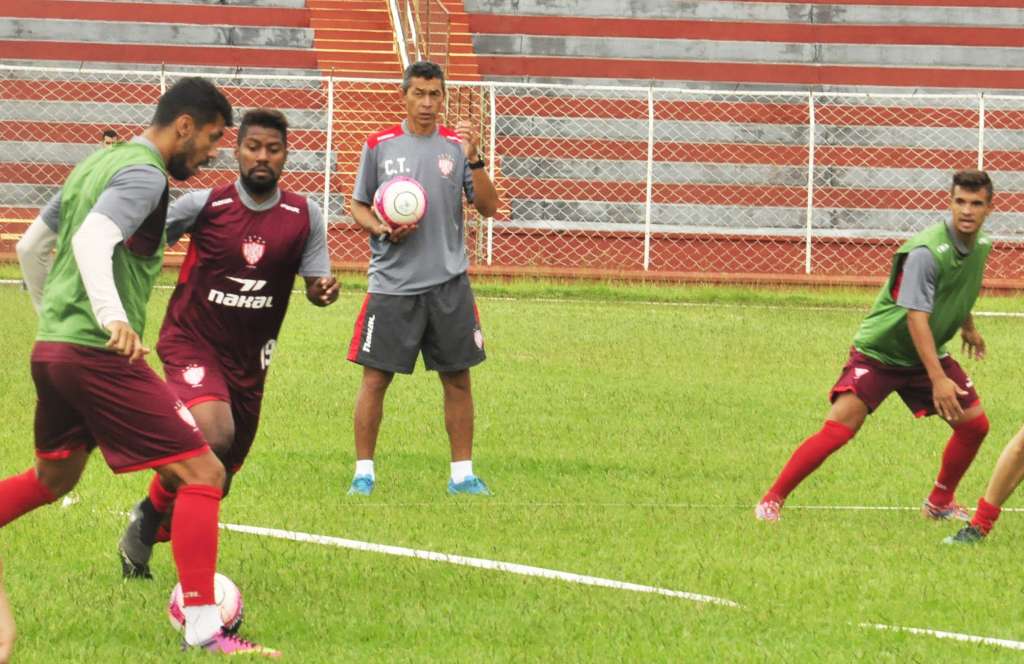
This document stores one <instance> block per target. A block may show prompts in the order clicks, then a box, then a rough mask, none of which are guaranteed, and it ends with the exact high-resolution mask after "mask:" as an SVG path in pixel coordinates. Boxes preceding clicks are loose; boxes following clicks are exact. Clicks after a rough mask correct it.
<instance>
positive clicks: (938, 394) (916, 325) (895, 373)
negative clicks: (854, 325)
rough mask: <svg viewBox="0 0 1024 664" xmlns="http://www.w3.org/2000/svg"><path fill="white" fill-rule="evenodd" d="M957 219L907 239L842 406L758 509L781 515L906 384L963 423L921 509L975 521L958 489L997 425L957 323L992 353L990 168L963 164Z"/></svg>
mask: <svg viewBox="0 0 1024 664" xmlns="http://www.w3.org/2000/svg"><path fill="white" fill-rule="evenodd" d="M950 208H951V210H952V215H951V218H950V219H949V220H948V221H946V222H943V223H939V224H935V225H934V226H931V227H929V228H926V229H924V230H923V231H921V232H920V233H918V234H917V235H915V236H914V237H912V238H910V239H909V240H908V241H906V242H905V243H904V244H903V246H901V247H900V248H899V250H898V251H897V252H896V255H895V256H894V257H893V262H892V269H891V271H890V273H889V279H888V280H887V281H886V283H885V285H884V286H883V287H882V290H881V292H880V293H879V294H878V297H877V298H876V299H875V304H874V306H873V307H872V308H871V311H870V312H869V313H868V315H867V317H866V318H865V319H864V321H863V322H862V323H861V325H860V329H859V330H858V331H857V334H856V336H854V338H853V348H851V349H850V357H849V360H848V361H847V363H846V366H844V367H843V370H842V373H841V374H840V375H839V380H837V381H836V384H835V385H834V386H833V387H832V390H831V392H830V394H829V399H830V401H831V402H832V407H831V409H830V410H829V412H828V415H827V416H826V418H825V424H824V426H823V427H822V428H821V430H820V431H818V432H817V433H815V434H814V435H812V436H810V437H809V438H807V439H806V440H805V441H804V442H803V444H801V445H800V447H798V448H797V449H796V451H795V452H793V455H792V456H791V457H790V459H789V461H788V462H787V463H786V465H785V466H784V467H783V469H782V472H781V473H779V476H778V478H777V479H776V480H775V483H774V484H772V486H771V488H769V489H768V491H767V492H766V493H765V494H764V496H763V497H762V498H761V502H759V503H758V505H757V507H756V509H755V511H754V514H755V516H756V517H757V518H758V519H760V520H762V521H778V520H779V513H780V511H781V509H782V505H783V503H784V502H785V500H786V498H787V497H788V496H789V494H790V493H791V492H792V491H793V489H795V488H796V487H797V486H798V485H799V484H800V482H802V481H803V480H804V478H806V477H807V476H808V475H810V474H811V473H813V472H814V471H815V470H816V469H817V468H818V466H820V465H821V464H822V463H823V462H824V461H825V459H827V458H828V457H829V455H831V454H832V453H833V452H835V451H836V450H838V449H839V448H841V447H842V446H843V445H845V444H846V443H848V442H849V441H850V440H851V439H852V438H853V437H854V436H855V435H856V434H857V431H858V430H859V429H860V427H861V425H862V424H863V423H864V420H865V419H867V416H868V414H870V413H872V412H874V410H875V409H876V408H878V406H879V405H881V403H882V402H883V401H884V400H885V398H886V397H887V396H889V394H891V393H892V392H896V393H897V394H899V395H900V398H902V399H903V402H904V403H905V404H906V406H907V407H908V408H909V409H910V411H911V412H912V413H913V414H914V415H915V416H916V417H923V416H925V415H934V414H938V415H940V416H942V418H943V419H944V420H945V421H946V422H947V423H948V424H949V426H950V427H951V428H952V429H953V435H952V436H951V437H950V439H949V442H948V443H947V444H946V449H945V451H944V452H943V455H942V466H941V468H940V469H939V475H938V478H937V479H936V480H935V484H934V486H933V488H932V491H931V493H930V494H929V495H928V497H927V498H926V499H925V501H924V505H923V506H922V508H921V511H922V514H923V515H924V516H925V517H926V518H929V519H935V520H948V519H960V520H967V518H968V514H967V511H966V510H965V509H964V508H963V507H961V506H960V505H958V504H957V502H956V500H955V498H954V492H955V491H956V487H957V485H958V484H959V483H960V478H962V477H963V475H964V473H965V472H967V468H968V467H969V466H970V465H971V461H973V460H974V456H975V454H977V452H978V448H979V447H980V446H981V443H982V441H983V440H984V439H985V435H986V434H987V433H988V418H987V417H986V416H985V411H984V410H983V409H982V407H981V402H980V401H979V399H978V394H977V392H976V391H975V389H974V384H973V383H972V382H971V379H970V378H968V377H967V374H966V373H964V370H963V369H962V368H961V367H960V365H959V364H958V363H957V362H956V360H954V359H953V358H952V357H950V355H949V353H948V352H947V350H946V344H947V343H948V342H949V341H950V340H951V339H952V338H953V336H954V335H955V334H956V332H957V330H960V336H961V339H962V341H963V348H964V350H965V351H966V352H967V355H968V357H974V358H977V359H981V358H983V357H984V356H985V341H984V339H982V337H981V334H980V333H979V332H978V331H977V329H975V327H974V321H973V320H972V318H971V307H973V306H974V301H975V300H976V299H977V298H978V292H979V291H980V290H981V281H982V275H983V273H984V271H985V260H986V259H987V258H988V254H989V252H990V251H991V249H992V243H991V241H990V240H989V239H988V237H986V236H985V234H984V233H982V231H981V228H982V226H983V225H984V223H985V218H986V217H988V215H989V212H991V211H992V181H991V180H990V179H989V177H988V174H987V173H985V172H983V171H973V170H969V171H960V172H958V173H956V174H955V175H954V176H953V186H952V188H951V190H950Z"/></svg>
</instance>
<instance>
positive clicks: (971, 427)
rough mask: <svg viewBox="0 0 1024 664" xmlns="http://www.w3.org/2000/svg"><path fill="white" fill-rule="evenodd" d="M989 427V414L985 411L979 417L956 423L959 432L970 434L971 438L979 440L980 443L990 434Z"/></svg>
mask: <svg viewBox="0 0 1024 664" xmlns="http://www.w3.org/2000/svg"><path fill="white" fill-rule="evenodd" d="M988 429H989V422H988V415H986V414H985V413H984V412H982V413H981V414H980V415H978V416H977V417H974V418H972V419H970V420H967V421H966V422H961V423H960V424H958V425H956V430H957V431H958V432H960V433H965V434H968V435H970V436H971V438H973V439H975V440H977V441H978V442H979V443H980V442H981V441H982V440H983V439H984V438H985V436H987V435H988Z"/></svg>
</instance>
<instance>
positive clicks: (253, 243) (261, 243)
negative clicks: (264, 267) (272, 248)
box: [242, 235, 267, 267]
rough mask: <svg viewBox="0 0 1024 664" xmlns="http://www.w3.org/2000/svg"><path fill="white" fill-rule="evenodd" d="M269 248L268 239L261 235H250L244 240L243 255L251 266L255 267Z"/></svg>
mask: <svg viewBox="0 0 1024 664" xmlns="http://www.w3.org/2000/svg"><path fill="white" fill-rule="evenodd" d="M266 250H267V241H266V240H264V239H263V238H261V237H260V236H259V235H250V236H248V237H246V238H245V239H244V240H242V256H243V257H244V258H245V262H246V263H248V265H249V267H254V266H255V265H256V263H259V262H260V259H261V258H263V253H264V252H265V251H266Z"/></svg>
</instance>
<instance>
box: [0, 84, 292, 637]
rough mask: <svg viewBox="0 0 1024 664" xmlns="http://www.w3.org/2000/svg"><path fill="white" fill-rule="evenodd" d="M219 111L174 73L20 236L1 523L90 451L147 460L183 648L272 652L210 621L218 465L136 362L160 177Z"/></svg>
mask: <svg viewBox="0 0 1024 664" xmlns="http://www.w3.org/2000/svg"><path fill="white" fill-rule="evenodd" d="M231 119H232V118H231V104H230V103H229V102H228V101H227V99H226V98H225V97H224V95H223V94H222V93H221V92H220V91H219V90H218V89H217V88H216V87H214V86H213V84H211V83H209V82H208V81H205V80H203V79H201V78H185V79H182V80H181V81H179V82H178V83H177V84H175V85H174V87H172V88H171V89H170V90H168V91H167V93H166V94H165V95H164V96H163V97H161V98H160V101H159V102H158V104H157V108H156V113H155V115H154V117H153V122H152V124H151V125H150V127H149V128H148V129H146V130H145V132H143V134H142V135H141V136H138V137H136V138H134V139H132V141H130V142H128V143H122V144H119V145H114V146H111V147H108V148H106V149H103V150H100V151H98V152H95V153H93V154H92V155H90V156H89V157H87V158H86V159H85V160H84V161H82V162H81V163H80V164H78V165H77V166H76V167H75V169H74V170H73V171H72V172H71V174H70V175H69V176H68V179H67V181H65V183H64V186H63V187H62V188H61V190H60V192H59V193H58V194H57V195H56V196H55V197H54V199H52V200H51V201H50V202H49V203H48V204H47V205H46V206H45V207H44V209H43V210H42V211H41V213H40V218H38V219H36V221H35V222H33V224H32V227H31V228H30V231H29V232H27V233H26V236H25V238H23V240H22V242H21V243H19V247H18V253H19V258H20V259H21V263H22V269H23V272H24V277H25V281H26V285H27V286H28V288H29V291H30V293H31V294H32V295H33V301H34V302H35V303H36V304H37V308H38V309H39V333H38V335H37V337H36V344H35V347H34V348H33V349H32V379H33V381H34V382H35V387H36V394H37V396H38V399H37V403H36V420H35V439H36V465H35V468H34V469H29V470H27V471H25V472H24V473H22V474H21V475H15V476H13V477H9V478H7V479H6V480H3V481H2V482H0V526H2V525H6V524H7V523H9V522H11V521H13V520H14V519H16V518H18V517H19V516H21V515H23V514H25V513H27V512H29V511H31V510H33V509H35V508H37V507H39V506H41V505H44V504H46V503H50V502H53V501H54V500H56V499H57V498H59V497H60V496H62V495H64V494H66V493H67V492H68V491H70V490H71V489H72V488H73V487H74V486H75V484H76V483H77V482H78V480H79V478H80V477H81V475H82V471H83V470H84V468H85V464H86V461H87V460H88V458H89V453H90V452H91V451H92V449H93V448H94V447H99V448H100V450H101V451H102V452H103V456H104V458H105V460H106V462H107V465H109V466H110V468H111V469H112V470H113V471H114V472H115V473H125V472H130V471H135V470H142V469H146V468H153V469H154V470H156V472H157V473H158V474H159V475H160V476H161V477H163V478H164V481H166V482H167V483H169V484H172V485H174V486H178V487H180V489H179V490H178V504H177V510H175V513H174V519H173V528H174V532H175V541H174V545H173V553H174V560H175V563H176V564H177V567H178V577H179V579H180V580H181V586H182V588H183V590H184V603H185V642H184V644H183V647H184V648H190V647H196V648H201V649H204V650H207V651H211V652H218V653H225V654H240V653H246V654H258V655H269V656H277V655H279V654H280V653H278V652H276V651H273V650H270V649H267V648H263V647H262V646H259V645H256V644H254V643H251V642H249V641H246V640H244V639H241V638H239V637H238V636H235V635H233V634H229V633H227V632H225V631H224V630H223V629H222V625H221V622H220V612H219V610H218V608H217V606H216V604H215V599H214V582H213V579H214V572H215V570H216V568H217V537H218V531H217V519H218V513H219V510H220V499H221V495H222V492H223V486H224V466H223V464H221V462H220V461H219V460H218V459H217V457H216V456H215V455H214V454H213V452H212V451H211V450H210V448H209V446H208V445H207V443H206V440H205V439H204V438H203V435H202V433H201V432H200V430H199V429H198V428H197V427H196V423H195V420H194V419H193V417H192V415H191V413H189V411H188V409H187V408H185V406H184V404H182V402H181V401H180V400H179V399H178V398H177V397H176V396H175V395H174V394H173V393H172V392H171V390H170V389H169V388H168V386H167V384H166V383H164V381H162V380H160V378H159V376H157V375H156V373H155V372H154V371H153V370H152V369H150V368H149V365H148V364H146V362H145V361H142V357H143V356H144V355H146V354H147V353H148V352H149V349H148V348H146V347H145V346H143V345H142V333H143V327H144V325H145V321H146V303H147V302H148V301H149V297H150V294H151V293H152V288H153V283H154V282H155V280H156V278H157V276H158V275H159V273H160V270H161V267H162V265H163V254H164V248H165V246H166V243H165V235H166V234H165V231H166V229H165V224H166V220H167V202H168V182H167V175H168V173H169V174H170V175H171V176H172V177H174V178H175V179H177V180H186V179H188V178H190V177H191V176H193V175H195V174H196V173H197V172H198V171H199V168H200V166H202V165H203V164H206V163H208V162H209V161H210V160H212V159H213V158H214V157H216V155H217V150H218V149H217V143H218V142H219V141H220V138H221V137H222V136H223V134H224V128H225V126H227V125H230V124H231ZM54 241H55V242H56V255H55V257H54V258H53V264H52V268H50V266H49V253H50V248H51V247H52V246H53V244H54ZM48 268H50V269H49V270H48V272H49V273H48V275H47V269H48ZM44 281H45V288H44V285H43V284H44ZM40 294H41V299H40Z"/></svg>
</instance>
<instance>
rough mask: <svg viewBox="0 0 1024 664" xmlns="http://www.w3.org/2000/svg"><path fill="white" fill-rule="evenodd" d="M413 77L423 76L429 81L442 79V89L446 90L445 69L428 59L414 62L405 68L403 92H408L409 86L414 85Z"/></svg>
mask: <svg viewBox="0 0 1024 664" xmlns="http://www.w3.org/2000/svg"><path fill="white" fill-rule="evenodd" d="M413 78H423V79H426V80H428V81H430V80H433V79H435V78H439V79H441V89H442V90H444V71H442V70H441V67H440V66H439V65H436V64H434V63H433V62H429V61H427V60H420V61H419V62H414V63H412V64H411V65H409V66H408V67H406V68H405V73H404V74H402V92H408V91H409V86H410V85H412V79H413Z"/></svg>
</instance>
